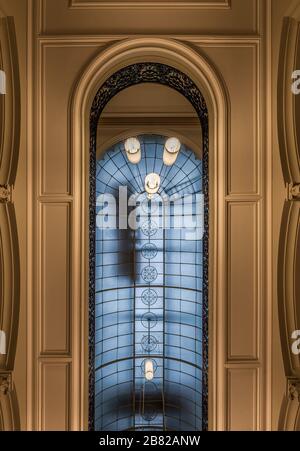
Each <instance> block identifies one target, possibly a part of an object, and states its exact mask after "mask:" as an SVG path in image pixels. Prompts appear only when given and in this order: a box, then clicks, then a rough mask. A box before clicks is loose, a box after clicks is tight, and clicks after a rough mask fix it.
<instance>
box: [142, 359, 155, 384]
mask: <svg viewBox="0 0 300 451" xmlns="http://www.w3.org/2000/svg"><path fill="white" fill-rule="evenodd" d="M144 366H145V379H147V381H152V379H153V378H154V365H153V361H152V360H150V359H149V360H146V361H145V365H144Z"/></svg>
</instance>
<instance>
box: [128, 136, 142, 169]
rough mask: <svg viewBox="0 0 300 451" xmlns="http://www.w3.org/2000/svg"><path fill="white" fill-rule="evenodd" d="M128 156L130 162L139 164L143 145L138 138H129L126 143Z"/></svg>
mask: <svg viewBox="0 0 300 451" xmlns="http://www.w3.org/2000/svg"><path fill="white" fill-rule="evenodd" d="M124 147H125V151H126V154H127V158H128V160H129V161H130V163H133V164H137V163H139V162H140V161H141V158H142V152H141V145H140V142H139V140H138V139H137V138H128V139H126V141H125V143H124Z"/></svg>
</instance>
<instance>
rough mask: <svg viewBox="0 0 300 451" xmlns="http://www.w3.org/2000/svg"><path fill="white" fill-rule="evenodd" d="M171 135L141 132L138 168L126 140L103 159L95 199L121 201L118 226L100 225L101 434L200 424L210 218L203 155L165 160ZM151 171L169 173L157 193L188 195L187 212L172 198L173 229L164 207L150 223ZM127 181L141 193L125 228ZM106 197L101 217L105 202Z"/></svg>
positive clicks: (97, 356) (101, 204) (183, 150)
mask: <svg viewBox="0 0 300 451" xmlns="http://www.w3.org/2000/svg"><path fill="white" fill-rule="evenodd" d="M165 140H166V138H165V137H163V136H157V135H143V136H140V137H139V141H140V143H141V150H142V159H141V161H140V163H139V164H138V165H133V164H130V163H129V161H128V159H127V156H126V154H125V150H124V143H118V144H117V145H116V146H114V147H113V148H111V149H109V151H108V152H106V153H105V155H104V156H103V158H102V159H101V160H99V161H98V162H97V168H96V174H97V179H96V191H97V196H101V195H103V194H113V195H114V196H116V199H117V202H116V209H115V212H114V215H113V218H114V221H115V223H116V227H115V228H113V229H112V228H99V227H97V229H96V262H95V266H96V268H95V277H96V280H95V291H96V293H95V300H96V308H95V429H96V430H99V431H100V430H103V431H110V430H112V431H114V430H117V431H121V430H130V429H137V430H150V429H151V430H175V431H181V430H182V431H198V430H201V427H202V426H201V425H202V280H203V243H202V236H201V235H199V233H198V229H199V224H202V226H203V216H204V210H203V200H202V202H201V194H202V161H201V160H198V159H197V158H196V157H195V155H194V153H193V152H192V151H191V150H189V149H188V148H186V147H185V146H184V145H182V147H181V150H180V153H179V156H178V158H177V160H176V162H175V163H174V164H173V165H172V166H169V167H167V166H165V165H164V164H163V152H164V143H165ZM150 172H156V173H157V174H159V175H160V177H161V186H160V191H159V195H161V196H163V195H169V196H173V195H180V196H188V197H185V208H187V210H185V211H183V208H182V205H181V203H180V202H174V201H172V202H171V203H170V205H169V227H166V224H165V219H164V215H163V212H164V206H163V204H162V203H160V204H159V205H158V206H156V208H157V210H156V213H155V215H154V216H151V220H150V219H149V218H150V216H149V215H150V212H151V213H152V214H153V211H152V210H151V202H148V201H146V202H145V199H146V198H145V196H144V194H145V193H144V181H145V177H146V175H147V174H149V173H150ZM120 186H126V187H127V198H129V197H130V196H131V195H133V194H134V195H137V194H139V195H141V196H142V197H141V199H140V201H139V203H138V205H139V218H138V221H137V226H138V227H137V228H136V230H133V229H130V228H128V229H122V228H120V229H119V223H118V221H119V219H120V218H119V210H118V198H119V187H120ZM199 195H200V202H199ZM143 196H144V197H143ZM99 199H101V197H98V202H97V205H96V213H97V215H98V214H99V216H100V213H101V212H103V211H105V208H106V207H107V204H105V202H101V201H100V200H99ZM171 199H173V198H172V197H171ZM130 211H131V210H130V208H129V210H128V213H130ZM183 213H185V214H184V215H183ZM183 217H184V221H186V222H184V223H183V222H182V221H183ZM97 218H98V216H97ZM107 221H108V218H107V217H105V216H104V218H103V220H102V222H99V224H102V227H107ZM126 221H127V216H126ZM99 224H98V225H99ZM105 224H106V226H105ZM196 225H197V227H198V228H195V226H196ZM200 229H201V227H200ZM196 232H197V233H196ZM147 359H151V361H152V364H153V379H152V380H147V379H146V378H145V362H146V360H147Z"/></svg>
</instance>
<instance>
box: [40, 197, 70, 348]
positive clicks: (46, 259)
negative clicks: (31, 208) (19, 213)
mask: <svg viewBox="0 0 300 451" xmlns="http://www.w3.org/2000/svg"><path fill="white" fill-rule="evenodd" d="M41 238H42V239H41V243H42V252H41V273H42V285H41V323H40V324H41V328H40V336H41V352H42V353H43V354H66V353H68V352H69V351H70V349H69V345H70V320H71V318H70V239H71V231H70V204H68V203H61V204H59V203H46V204H42V206H41Z"/></svg>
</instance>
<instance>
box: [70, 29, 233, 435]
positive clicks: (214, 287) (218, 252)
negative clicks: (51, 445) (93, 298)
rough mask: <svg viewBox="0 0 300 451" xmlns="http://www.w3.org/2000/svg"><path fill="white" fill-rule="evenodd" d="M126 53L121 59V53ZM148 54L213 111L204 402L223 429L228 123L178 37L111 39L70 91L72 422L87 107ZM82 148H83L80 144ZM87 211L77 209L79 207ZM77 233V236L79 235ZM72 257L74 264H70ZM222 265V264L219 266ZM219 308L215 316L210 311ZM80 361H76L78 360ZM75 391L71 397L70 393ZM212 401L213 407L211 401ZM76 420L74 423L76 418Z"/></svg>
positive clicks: (83, 278)
mask: <svg viewBox="0 0 300 451" xmlns="http://www.w3.org/2000/svg"><path fill="white" fill-rule="evenodd" d="M125 53H126V55H127V59H126V62H124V54H125ZM147 60H150V61H152V62H158V63H162V64H163V63H165V62H166V61H167V62H168V64H169V65H171V66H172V67H175V68H179V69H180V70H181V71H183V72H184V73H185V74H186V75H188V76H189V77H191V79H192V80H193V81H194V83H195V84H196V85H197V86H198V87H199V89H200V91H201V92H202V93H203V95H204V97H205V99H206V101H207V102H208V107H209V111H210V114H211V115H212V116H211V117H212V118H213V119H212V123H211V129H210V142H211V149H212V152H211V155H210V159H211V161H210V168H211V169H210V171H211V174H210V175H211V176H212V175H213V174H214V176H213V177H212V178H211V180H213V182H214V183H213V182H212V185H211V187H210V189H211V192H210V199H211V206H210V209H211V212H212V215H213V216H214V221H213V222H212V223H211V224H210V236H211V240H210V246H211V248H210V251H209V252H210V256H211V258H210V264H211V268H210V287H211V288H210V295H209V296H210V303H211V305H210V312H211V318H210V328H212V329H211V335H210V336H214V337H216V338H215V339H214V340H213V339H212V340H211V342H210V352H211V357H210V358H211V359H212V360H211V362H212V363H211V366H210V374H209V378H210V381H214V382H213V383H210V384H209V387H210V394H209V402H210V408H209V411H210V412H211V416H210V419H209V428H210V429H219V430H222V429H224V427H225V421H224V413H225V409H224V402H225V400H224V386H223V384H224V383H225V381H224V355H220V354H219V353H218V352H217V348H218V349H222V336H223V330H224V329H223V328H224V323H223V315H222V311H223V306H224V305H225V302H226V301H225V299H224V296H225V289H224V284H223V279H222V277H221V278H219V279H218V282H217V280H215V270H216V268H217V267H218V271H219V272H221V273H222V271H224V269H225V268H224V267H223V266H222V265H221V262H222V255H223V244H222V243H224V242H225V239H224V237H223V239H224V241H223V240H222V233H225V223H224V221H225V212H224V209H225V205H224V198H225V187H224V186H222V185H221V184H220V182H219V181H220V180H224V172H223V171H224V170H225V163H224V160H225V155H226V154H227V147H226V146H227V141H226V136H227V132H226V127H227V102H228V100H227V97H226V95H227V91H226V89H225V88H224V86H223V83H222V81H221V79H220V78H219V77H218V75H217V74H216V72H215V70H214V69H212V67H211V66H210V65H209V64H208V63H207V61H206V60H205V59H204V58H203V57H202V56H201V55H199V54H198V53H196V52H195V51H194V50H193V49H192V48H190V47H188V46H187V45H184V44H182V43H179V42H175V41H172V40H168V39H161V38H155V37H152V38H137V39H130V40H128V41H123V42H121V43H118V44H115V45H113V46H111V47H109V48H108V49H106V50H105V51H103V52H101V53H100V54H99V55H98V57H96V58H95V59H94V60H93V62H92V63H91V64H90V66H89V67H88V68H87V69H86V70H85V72H84V73H83V75H82V77H81V78H80V79H79V81H78V84H77V86H76V89H75V91H74V93H73V102H72V108H71V117H70V120H71V122H72V128H71V132H72V139H71V142H72V143H73V147H72V152H73V156H74V175H75V177H74V178H73V180H74V181H75V180H76V183H74V198H75V199H77V204H76V208H74V221H73V236H75V237H77V240H79V242H80V243H81V244H80V245H79V242H78V241H77V243H78V245H77V246H76V250H75V253H74V263H75V266H74V267H73V270H74V275H75V277H74V280H73V284H74V285H73V291H72V292H73V293H74V296H73V315H74V318H76V320H75V321H74V324H78V321H79V324H81V326H80V328H78V327H74V331H73V346H72V349H73V351H74V353H73V359H74V360H73V367H72V368H73V380H74V381H75V382H74V384H73V389H74V390H75V392H73V395H72V396H73V399H74V402H75V404H76V405H78V403H80V405H81V408H80V409H79V412H81V414H80V416H78V415H77V416H76V418H74V419H73V420H74V423H73V427H75V428H76V425H77V424H78V426H77V427H80V428H81V429H84V428H86V427H87V416H86V413H87V410H86V407H87V399H86V393H87V385H86V384H87V381H88V378H87V373H86V371H87V370H86V368H87V362H88V360H87V357H88V355H87V353H86V348H85V346H83V343H84V341H85V337H87V336H88V331H87V317H88V316H87V312H85V314H83V312H82V307H81V306H82V300H83V299H86V293H87V292H88V278H87V273H86V269H85V268H86V267H87V266H88V248H87V243H86V233H87V230H88V224H87V217H88V213H87V212H88V197H87V192H88V191H87V186H86V176H87V174H88V167H89V161H88V149H89V146H90V140H89V131H88V130H89V129H88V126H87V124H88V123H89V116H90V109H91V104H92V100H93V99H94V97H95V94H96V92H97V91H98V89H99V86H102V84H103V83H104V82H105V81H106V80H107V79H108V78H109V76H110V75H112V74H113V73H116V72H117V71H118V70H120V69H121V68H122V67H124V64H126V66H128V65H130V64H134V63H137V62H140V61H147ZM83 146H84V148H85V149H86V152H82V148H83ZM215 160H218V170H217V171H216V168H215V166H214V161H215ZM83 211H84V212H86V213H87V214H84V215H83V214H82V212H83ZM216 224H218V227H219V233H218V240H217V235H216V229H215V227H216ZM80 237H81V239H80ZM74 263H73V264H74ZM220 265H221V267H220ZM216 311H218V318H217V317H216V316H215V312H216ZM215 330H218V334H215ZM80 362H81V363H80ZM74 397H75V398H74ZM212 406H213V407H212ZM77 421H78V423H77Z"/></svg>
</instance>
